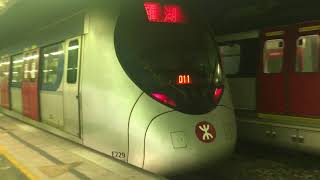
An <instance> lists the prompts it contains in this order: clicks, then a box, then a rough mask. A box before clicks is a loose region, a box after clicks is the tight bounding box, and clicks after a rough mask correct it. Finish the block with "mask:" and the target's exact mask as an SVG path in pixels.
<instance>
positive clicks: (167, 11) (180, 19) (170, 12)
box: [144, 2, 185, 24]
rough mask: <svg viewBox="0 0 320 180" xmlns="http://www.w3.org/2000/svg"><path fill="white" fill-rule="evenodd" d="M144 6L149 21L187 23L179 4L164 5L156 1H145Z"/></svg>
mask: <svg viewBox="0 0 320 180" xmlns="http://www.w3.org/2000/svg"><path fill="white" fill-rule="evenodd" d="M144 8H145V10H146V14H147V17H148V20H149V22H162V23H177V24H181V23H185V16H184V13H183V11H182V8H181V7H180V6H179V5H163V6H161V4H160V3H156V2H145V3H144Z"/></svg>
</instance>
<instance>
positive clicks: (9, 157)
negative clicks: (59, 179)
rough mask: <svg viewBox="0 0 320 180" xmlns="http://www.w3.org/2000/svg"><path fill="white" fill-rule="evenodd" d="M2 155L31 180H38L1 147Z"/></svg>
mask: <svg viewBox="0 0 320 180" xmlns="http://www.w3.org/2000/svg"><path fill="white" fill-rule="evenodd" d="M0 154H1V155H3V156H4V157H5V158H6V159H7V160H8V161H10V163H11V164H13V165H14V166H15V168H17V169H18V170H19V171H20V172H21V173H23V174H24V175H25V176H26V177H27V178H28V179H30V180H37V179H38V178H36V177H35V176H34V175H33V174H32V173H31V172H30V171H29V170H28V169H27V168H25V167H24V166H23V165H22V164H20V163H19V162H18V161H17V160H16V159H15V158H14V157H13V156H12V155H11V154H10V153H9V152H8V151H6V150H5V148H4V147H2V146H0Z"/></svg>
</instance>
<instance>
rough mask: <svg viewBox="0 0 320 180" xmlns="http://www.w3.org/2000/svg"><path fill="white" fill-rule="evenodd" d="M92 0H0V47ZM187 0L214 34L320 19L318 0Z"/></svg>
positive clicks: (83, 6) (319, 3)
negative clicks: (206, 19)
mask: <svg viewBox="0 0 320 180" xmlns="http://www.w3.org/2000/svg"><path fill="white" fill-rule="evenodd" d="M94 1H97V0H0V49H1V48H3V47H5V46H6V45H7V44H8V43H10V41H14V39H17V38H21V36H20V35H19V34H22V33H21V32H26V31H30V32H31V31H32V30H33V29H34V28H36V27H41V26H44V25H45V24H47V23H50V22H51V23H52V22H53V21H55V20H57V19H59V18H63V17H65V16H66V15H67V14H70V13H72V12H73V11H74V12H76V11H78V10H79V9H80V8H85V7H86V6H87V5H88V4H89V3H91V2H94ZM150 1H151V0H150ZM172 1H179V0H172ZM181 1H182V0H181ZM189 1H190V2H191V3H194V5H195V7H198V8H199V9H201V12H203V14H205V16H206V17H207V18H208V20H209V22H210V23H211V25H212V26H213V27H214V29H215V31H216V34H226V33H234V32H242V31H246V30H252V29H259V28H261V27H266V26H274V25H283V24H291V23H296V22H301V21H305V20H315V19H320V10H319V9H320V1H319V0H304V1H301V0H223V1H221V0H220V1H218V0H193V1H191V0H189ZM13 34H14V36H12V35H13ZM24 34H25V33H24Z"/></svg>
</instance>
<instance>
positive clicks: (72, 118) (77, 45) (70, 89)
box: [63, 37, 81, 136]
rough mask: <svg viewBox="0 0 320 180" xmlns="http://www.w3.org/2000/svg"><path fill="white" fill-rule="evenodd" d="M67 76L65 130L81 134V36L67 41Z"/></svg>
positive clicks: (64, 99) (65, 85) (64, 93)
mask: <svg viewBox="0 0 320 180" xmlns="http://www.w3.org/2000/svg"><path fill="white" fill-rule="evenodd" d="M65 47H66V54H65V59H66V61H65V70H64V72H65V73H64V74H65V78H64V91H63V107H64V111H63V118H64V130H65V131H66V132H68V133H71V134H73V135H76V136H80V119H79V67H80V57H81V56H80V53H81V52H80V50H81V37H78V38H73V39H70V40H67V41H66V46H65Z"/></svg>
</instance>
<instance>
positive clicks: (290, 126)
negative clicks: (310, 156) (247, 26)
mask: <svg viewBox="0 0 320 180" xmlns="http://www.w3.org/2000/svg"><path fill="white" fill-rule="evenodd" d="M319 25H320V22H319V21H313V22H306V23H299V24H294V25H286V26H280V27H274V28H268V29H265V30H263V31H261V32H260V36H259V37H258V36H256V37H255V38H256V39H257V40H258V38H259V42H260V46H259V51H260V55H259V58H257V59H253V61H252V62H255V61H256V62H257V64H258V66H257V69H256V70H257V75H256V81H252V82H256V88H255V87H251V86H247V87H246V89H247V90H248V91H250V92H251V91H253V92H256V96H255V93H252V95H251V96H250V97H248V98H247V100H246V99H243V98H242V100H243V102H246V103H247V106H241V105H238V104H237V102H235V108H237V109H238V110H237V112H238V113H237V119H238V132H239V138H240V140H241V139H242V140H253V141H255V142H258V143H265V144H271V145H276V146H281V147H286V148H291V149H298V150H302V151H306V152H312V153H317V154H320V153H319V152H320V143H318V142H317V139H319V138H320V132H319V131H320V129H319V127H320V118H319V117H320V108H319V99H320V95H319V91H320V86H319V82H320V70H319V67H320V66H319V64H320V63H319V61H320V56H319V55H320V36H319V35H320V28H319V27H320V26H319ZM257 42H258V41H257ZM257 47H258V46H257ZM251 51H254V48H252V50H251ZM245 65H247V66H249V64H245ZM248 79H249V78H246V80H247V81H248ZM254 80H255V79H254ZM231 81H232V83H231V84H230V86H231V91H232V95H233V97H234V96H239V95H241V94H246V91H241V90H243V89H244V88H242V89H240V91H241V92H240V91H239V89H237V88H238V87H239V86H241V85H240V84H239V81H240V80H239V79H238V80H231ZM234 82H235V83H234ZM252 98H256V106H249V105H250V102H249V99H252ZM238 99H239V97H234V98H233V100H235V101H238ZM242 104H244V103H242ZM239 107H240V108H239ZM241 107H242V108H243V109H241ZM249 108H250V109H251V110H250V111H249V112H248V109H249ZM239 109H241V110H239Z"/></svg>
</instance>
